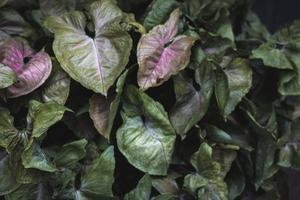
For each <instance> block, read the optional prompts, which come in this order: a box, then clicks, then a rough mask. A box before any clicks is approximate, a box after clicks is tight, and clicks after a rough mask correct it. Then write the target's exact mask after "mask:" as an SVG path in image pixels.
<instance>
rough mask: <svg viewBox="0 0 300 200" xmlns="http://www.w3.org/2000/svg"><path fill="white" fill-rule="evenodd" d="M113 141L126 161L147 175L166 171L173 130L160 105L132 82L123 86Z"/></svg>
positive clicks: (171, 150) (172, 140) (173, 137)
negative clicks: (121, 104)
mask: <svg viewBox="0 0 300 200" xmlns="http://www.w3.org/2000/svg"><path fill="white" fill-rule="evenodd" d="M124 98H125V99H124V105H123V109H124V111H125V112H123V113H122V119H123V124H122V126H121V127H120V128H119V129H118V131H117V144H118V147H119V149H120V151H121V153H122V154H123V155H124V156H125V157H126V158H127V160H128V161H129V163H131V164H132V165H133V166H135V167H136V168H138V169H139V170H141V171H144V172H146V173H149V174H151V175H166V173H167V170H168V167H169V164H170V162H171V156H172V153H173V148H174V142H175V138H176V135H175V132H174V130H173V128H172V126H171V123H170V121H169V119H168V115H167V113H166V112H165V111H164V108H163V107H162V105H160V104H159V103H158V102H156V101H154V100H153V99H151V98H150V97H149V96H147V95H146V94H145V93H143V92H142V91H139V90H138V89H137V88H136V87H134V86H128V87H126V88H125V97H124Z"/></svg>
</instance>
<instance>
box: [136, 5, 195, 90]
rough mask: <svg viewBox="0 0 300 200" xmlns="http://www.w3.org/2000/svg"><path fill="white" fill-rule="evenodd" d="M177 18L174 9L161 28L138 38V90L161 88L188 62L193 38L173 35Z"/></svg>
mask: <svg viewBox="0 0 300 200" xmlns="http://www.w3.org/2000/svg"><path fill="white" fill-rule="evenodd" d="M180 15H181V12H180V10H179V9H176V10H175V11H173V12H172V13H171V16H170V18H169V19H168V21H167V22H166V23H165V24H164V25H158V26H156V27H154V28H153V29H152V30H151V31H150V32H149V33H147V34H145V35H143V36H142V37H141V39H140V41H139V44H138V48H137V58H138V63H139V71H138V84H139V86H140V88H141V89H143V90H146V89H148V88H149V87H154V86H158V85H161V84H162V83H163V82H165V81H167V80H168V79H169V78H170V76H171V75H174V74H177V73H178V72H179V71H180V70H182V69H184V68H185V67H186V66H187V64H188V63H189V60H190V55H191V48H192V46H193V44H194V42H195V40H196V39H195V38H193V37H190V36H186V35H179V36H176V35H177V33H178V23H179V18H180Z"/></svg>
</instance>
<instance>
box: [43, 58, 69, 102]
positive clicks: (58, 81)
mask: <svg viewBox="0 0 300 200" xmlns="http://www.w3.org/2000/svg"><path fill="white" fill-rule="evenodd" d="M70 84H71V79H70V77H69V76H68V75H67V74H66V73H65V72H64V71H63V70H62V69H61V68H60V66H59V64H58V62H57V61H56V59H52V72H51V74H50V77H49V78H48V80H47V81H46V82H45V84H44V87H43V89H42V91H41V93H42V94H41V95H42V99H43V101H44V102H50V101H54V102H56V103H58V104H61V105H64V104H65V103H66V101H67V99H68V96H69V91H70Z"/></svg>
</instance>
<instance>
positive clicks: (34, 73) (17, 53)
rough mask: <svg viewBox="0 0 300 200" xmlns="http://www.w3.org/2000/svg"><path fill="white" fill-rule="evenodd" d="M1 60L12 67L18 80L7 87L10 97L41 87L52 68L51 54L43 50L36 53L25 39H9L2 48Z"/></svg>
mask: <svg viewBox="0 0 300 200" xmlns="http://www.w3.org/2000/svg"><path fill="white" fill-rule="evenodd" d="M0 62H2V63H3V64H4V65H6V66H8V67H10V68H11V69H12V70H13V71H14V72H15V73H16V76H17V81H16V82H15V83H14V84H13V85H11V86H10V87H8V88H7V96H8V97H9V98H15V97H19V96H22V95H25V94H28V93H30V92H32V91H33V90H35V89H37V88H38V87H40V86H41V85H42V84H43V83H44V82H45V81H46V79H47V78H48V77H49V75H50V73H51V69H52V64H51V59H50V57H49V55H48V54H47V53H46V52H45V51H44V50H41V51H40V52H38V53H35V52H34V51H33V50H31V48H30V47H28V46H27V45H26V44H25V42H24V41H20V40H15V39H12V38H10V39H7V40H6V41H5V42H4V44H3V45H2V46H1V49H0Z"/></svg>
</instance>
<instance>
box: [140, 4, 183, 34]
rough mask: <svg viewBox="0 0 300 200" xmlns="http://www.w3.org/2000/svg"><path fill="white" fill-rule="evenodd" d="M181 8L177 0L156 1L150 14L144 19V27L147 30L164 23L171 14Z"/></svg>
mask: <svg viewBox="0 0 300 200" xmlns="http://www.w3.org/2000/svg"><path fill="white" fill-rule="evenodd" d="M178 6H179V3H178V2H177V1H176V0H155V1H153V2H152V4H151V5H150V8H148V9H149V12H148V13H147V14H146V17H145V19H144V26H145V28H146V29H147V30H150V29H152V28H153V27H154V26H157V25H159V24H162V23H164V22H165V21H166V20H167V19H168V16H169V15H170V14H171V12H172V11H173V10H174V9H175V8H177V7H178Z"/></svg>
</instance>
